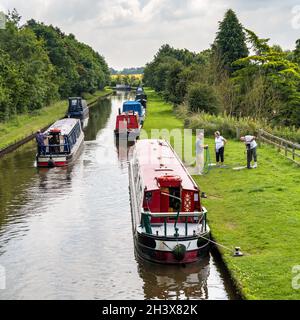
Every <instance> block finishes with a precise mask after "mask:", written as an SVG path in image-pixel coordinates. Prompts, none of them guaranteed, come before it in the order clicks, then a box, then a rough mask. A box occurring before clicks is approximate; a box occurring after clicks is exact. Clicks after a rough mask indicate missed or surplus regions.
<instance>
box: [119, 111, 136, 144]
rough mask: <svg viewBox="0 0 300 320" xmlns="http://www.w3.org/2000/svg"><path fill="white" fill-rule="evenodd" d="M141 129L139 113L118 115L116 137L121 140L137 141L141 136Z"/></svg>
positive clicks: (131, 112)
mask: <svg viewBox="0 0 300 320" xmlns="http://www.w3.org/2000/svg"><path fill="white" fill-rule="evenodd" d="M141 127H142V126H141V124H140V121H139V115H138V113H137V112H133V111H129V112H123V113H120V114H118V115H117V118H116V128H115V135H116V136H117V137H118V138H121V139H128V141H135V140H136V139H137V138H138V137H139V136H140V132H141Z"/></svg>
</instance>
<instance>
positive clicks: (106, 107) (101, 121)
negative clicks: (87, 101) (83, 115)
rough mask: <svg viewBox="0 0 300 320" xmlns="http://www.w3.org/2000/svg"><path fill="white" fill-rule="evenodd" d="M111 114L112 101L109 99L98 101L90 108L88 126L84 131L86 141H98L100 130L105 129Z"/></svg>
mask: <svg viewBox="0 0 300 320" xmlns="http://www.w3.org/2000/svg"><path fill="white" fill-rule="evenodd" d="M110 113H111V100H110V99H109V98H107V99H104V100H101V101H98V102H97V103H96V104H95V105H94V106H93V107H91V108H90V116H89V122H88V126H87V127H86V128H85V130H84V135H85V136H84V140H85V141H93V140H95V139H96V137H97V134H98V133H99V130H101V129H102V128H104V127H105V125H106V123H107V121H108V119H109V116H110Z"/></svg>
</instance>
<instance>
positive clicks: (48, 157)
mask: <svg viewBox="0 0 300 320" xmlns="http://www.w3.org/2000/svg"><path fill="white" fill-rule="evenodd" d="M36 140H37V143H38V153H37V155H36V162H37V166H38V167H64V166H67V165H69V164H70V163H71V162H72V161H74V160H75V159H76V158H77V156H78V155H79V153H80V150H81V149H82V148H81V147H82V146H83V143H84V133H83V131H82V128H81V123H80V119H73V118H67V119H62V120H59V121H56V122H55V123H54V124H53V125H52V126H51V127H49V128H48V129H47V130H46V131H45V132H44V133H41V132H39V133H37V136H36Z"/></svg>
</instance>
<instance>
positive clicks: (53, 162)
mask: <svg viewBox="0 0 300 320" xmlns="http://www.w3.org/2000/svg"><path fill="white" fill-rule="evenodd" d="M36 163H37V167H47V168H53V167H65V166H67V165H68V159H67V156H59V157H58V156H49V155H37V156H36Z"/></svg>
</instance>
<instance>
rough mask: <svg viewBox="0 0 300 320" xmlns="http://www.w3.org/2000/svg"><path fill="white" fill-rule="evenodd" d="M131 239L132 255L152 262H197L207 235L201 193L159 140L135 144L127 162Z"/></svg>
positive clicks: (205, 252) (176, 158)
mask: <svg viewBox="0 0 300 320" xmlns="http://www.w3.org/2000/svg"><path fill="white" fill-rule="evenodd" d="M129 189H130V198H131V212H132V224H133V236H134V243H135V249H136V252H137V254H138V255H139V256H140V257H142V258H144V259H146V260H150V261H153V262H158V263H167V264H185V263H191V262H196V261H198V260H199V259H200V258H201V256H205V255H206V254H207V252H208V249H209V243H210V240H209V237H210V230H209V227H208V225H207V220H206V214H207V211H206V209H205V208H204V207H203V206H202V204H201V201H200V190H199V188H198V186H197V185H196V183H195V182H194V180H193V178H192V177H191V176H190V174H189V173H188V172H187V170H186V168H185V167H184V165H183V163H182V162H181V160H180V159H179V157H178V156H177V154H176V153H175V151H174V150H173V149H172V147H171V146H170V144H169V143H168V142H166V141H164V140H140V141H138V142H137V143H136V145H135V146H134V149H133V156H132V159H131V160H130V162H129Z"/></svg>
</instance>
